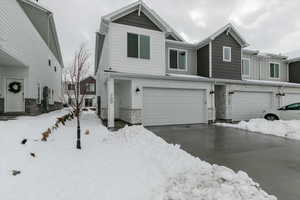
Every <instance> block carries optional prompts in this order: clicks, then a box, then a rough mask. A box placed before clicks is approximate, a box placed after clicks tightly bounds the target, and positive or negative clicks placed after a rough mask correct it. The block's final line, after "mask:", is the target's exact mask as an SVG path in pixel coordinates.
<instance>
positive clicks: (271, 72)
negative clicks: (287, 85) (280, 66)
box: [270, 63, 275, 78]
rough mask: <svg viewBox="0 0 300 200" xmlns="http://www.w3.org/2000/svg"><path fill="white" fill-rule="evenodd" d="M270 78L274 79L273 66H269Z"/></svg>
mask: <svg viewBox="0 0 300 200" xmlns="http://www.w3.org/2000/svg"><path fill="white" fill-rule="evenodd" d="M270 76H271V78H274V77H275V71H274V64H272V63H271V64H270Z"/></svg>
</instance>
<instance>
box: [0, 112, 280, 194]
mask: <svg viewBox="0 0 300 200" xmlns="http://www.w3.org/2000/svg"><path fill="white" fill-rule="evenodd" d="M65 113H66V111H57V112H53V113H50V114H45V115H42V116H39V117H22V118H19V119H18V120H16V121H8V122H0V196H1V199H5V200H20V199H22V200H41V199H42V200H70V199H72V200H82V199H85V200H99V199H101V200H141V199H143V200H144V199H146V200H171V199H172V200H194V199H195V200H196V199H197V200H198V199H205V200H273V199H276V198H275V197H273V196H269V195H268V194H266V193H265V192H264V191H262V190H261V189H260V188H259V185H258V184H256V183H254V182H253V181H252V180H251V179H250V178H249V177H248V176H247V175H246V173H244V172H238V173H234V172H233V171H232V170H230V169H228V168H226V167H221V166H216V165H210V164H209V163H206V162H203V161H201V160H200V159H198V158H195V157H193V156H191V155H190V154H188V153H186V152H185V151H183V150H181V149H180V147H179V146H178V145H171V144H168V143H166V142H165V141H164V140H163V139H161V138H160V137H157V136H156V135H154V134H153V133H152V132H150V131H147V130H146V129H144V128H143V127H142V126H133V127H126V128H124V129H122V130H120V131H118V132H113V133H112V132H109V131H108V130H107V129H106V128H105V127H104V126H102V125H101V123H100V120H99V119H98V118H97V117H96V115H95V114H94V113H91V112H87V113H85V114H84V115H83V117H82V127H83V128H82V132H83V133H84V131H85V130H87V129H88V130H89V131H90V134H89V135H84V134H83V136H82V146H83V150H82V151H78V150H76V149H75V148H74V147H75V137H76V124H75V120H73V121H72V122H67V124H66V126H65V127H62V128H59V129H58V130H57V131H56V132H55V133H54V135H52V136H51V137H50V138H49V140H48V142H41V141H40V138H41V135H40V133H41V132H43V131H44V130H45V129H47V128H48V127H49V126H51V125H53V123H54V121H55V120H56V118H57V117H60V116H62V115H63V114H65ZM24 138H27V139H28V142H27V143H26V144H25V145H21V144H20V142H21V141H22V140H23V139H24ZM30 153H35V155H36V157H35V158H34V157H32V156H30ZM11 170H20V171H21V174H19V175H18V176H12V175H11Z"/></svg>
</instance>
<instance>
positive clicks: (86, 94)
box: [64, 76, 96, 107]
mask: <svg viewBox="0 0 300 200" xmlns="http://www.w3.org/2000/svg"><path fill="white" fill-rule="evenodd" d="M79 87H80V98H81V97H82V98H83V106H84V107H96V79H95V78H94V77H93V76H88V77H87V78H85V79H83V80H82V81H80V86H79ZM74 90H75V85H74V84H72V83H71V82H65V83H64V97H65V100H66V101H67V102H66V103H67V104H71V102H72V101H75V96H74Z"/></svg>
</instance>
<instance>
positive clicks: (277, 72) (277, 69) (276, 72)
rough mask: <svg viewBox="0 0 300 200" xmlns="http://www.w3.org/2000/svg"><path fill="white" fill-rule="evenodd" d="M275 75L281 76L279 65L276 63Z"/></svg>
mask: <svg viewBox="0 0 300 200" xmlns="http://www.w3.org/2000/svg"><path fill="white" fill-rule="evenodd" d="M275 77H276V78H279V65H278V64H275Z"/></svg>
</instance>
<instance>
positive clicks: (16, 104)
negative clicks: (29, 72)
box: [5, 78, 25, 112]
mask: <svg viewBox="0 0 300 200" xmlns="http://www.w3.org/2000/svg"><path fill="white" fill-rule="evenodd" d="M5 107H6V109H5V111H6V112H25V103H24V80H23V79H14V78H8V79H6V98H5Z"/></svg>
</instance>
